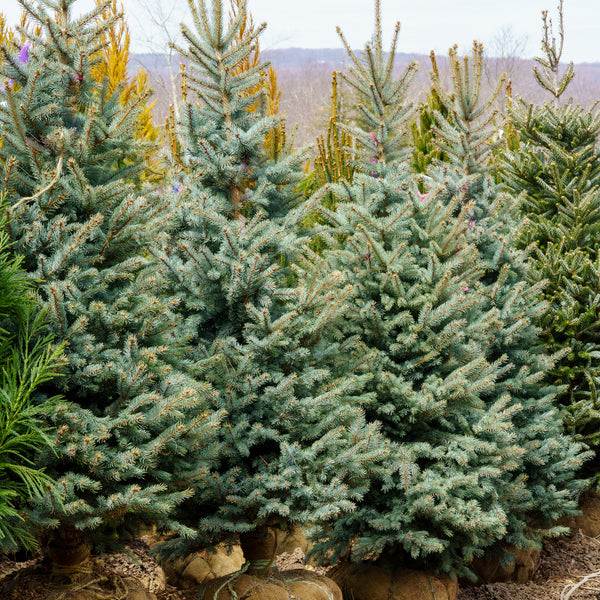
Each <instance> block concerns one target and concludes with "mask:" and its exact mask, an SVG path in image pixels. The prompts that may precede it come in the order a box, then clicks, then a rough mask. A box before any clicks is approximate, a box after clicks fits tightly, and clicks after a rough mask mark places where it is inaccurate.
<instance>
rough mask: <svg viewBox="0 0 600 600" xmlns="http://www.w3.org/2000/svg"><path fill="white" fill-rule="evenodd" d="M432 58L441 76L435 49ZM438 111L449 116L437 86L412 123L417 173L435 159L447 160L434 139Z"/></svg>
mask: <svg viewBox="0 0 600 600" xmlns="http://www.w3.org/2000/svg"><path fill="white" fill-rule="evenodd" d="M430 59H431V67H432V69H433V72H434V73H435V74H436V76H438V77H439V70H438V66H437V59H436V57H435V53H434V52H433V50H432V51H431V54H430ZM436 112H441V113H442V115H443V116H444V117H445V118H448V110H447V109H446V107H445V106H444V105H443V104H442V102H441V101H440V99H439V98H438V95H437V92H436V90H435V87H432V89H431V90H430V91H429V92H428V94H427V96H426V99H425V102H423V103H422V104H421V105H420V106H419V110H418V113H417V118H416V119H415V120H414V121H413V122H412V123H411V125H410V130H411V134H412V148H413V158H412V168H413V170H414V171H415V173H425V172H426V171H427V167H428V166H429V164H430V163H431V162H432V161H433V160H434V159H437V160H442V161H443V160H446V155H445V154H444V152H443V151H442V150H441V149H440V148H439V147H438V146H437V145H436V144H435V143H434V140H433V136H434V133H433V128H434V127H435V123H436V120H435V113H436Z"/></svg>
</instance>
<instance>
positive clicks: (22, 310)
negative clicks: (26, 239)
mask: <svg viewBox="0 0 600 600" xmlns="http://www.w3.org/2000/svg"><path fill="white" fill-rule="evenodd" d="M0 208H1V209H2V216H0V552H9V551H15V550H18V549H19V548H26V549H29V550H34V549H36V548H37V541H36V538H35V536H34V535H33V533H32V531H31V530H30V529H29V527H28V526H27V523H26V522H25V520H24V517H23V515H22V508H23V507H24V505H26V504H27V501H28V500H29V499H30V498H32V497H36V496H38V497H39V496H41V495H43V494H44V493H45V491H46V488H47V487H52V486H53V485H54V483H53V481H52V479H50V477H48V475H46V474H45V473H44V471H43V469H40V468H39V465H37V464H36V463H35V457H36V453H38V452H39V450H40V449H41V448H42V447H46V446H49V445H50V444H51V440H50V437H49V436H48V435H46V432H45V430H44V429H45V427H44V424H43V415H44V413H45V411H47V410H48V409H49V405H50V403H52V402H54V401H56V399H53V400H47V401H46V402H45V403H44V404H41V403H39V402H36V399H35V398H34V396H35V394H36V392H37V391H38V388H39V387H40V386H41V385H43V384H44V383H45V382H47V381H49V380H50V379H52V378H53V377H55V376H56V370H57V367H58V362H59V355H60V348H57V347H56V346H54V347H53V346H52V345H51V339H50V337H49V336H48V335H46V334H45V333H44V325H43V317H44V314H43V313H42V312H40V310H39V308H38V307H37V306H36V304H35V302H34V301H33V300H32V298H30V296H29V292H30V290H31V284H30V283H29V282H28V281H27V276H26V274H25V272H24V271H23V270H22V269H21V265H20V260H19V259H18V258H15V257H13V256H12V255H11V254H10V252H9V247H10V245H9V240H8V235H7V233H6V217H5V212H4V210H5V205H4V204H3V203H2V205H0Z"/></svg>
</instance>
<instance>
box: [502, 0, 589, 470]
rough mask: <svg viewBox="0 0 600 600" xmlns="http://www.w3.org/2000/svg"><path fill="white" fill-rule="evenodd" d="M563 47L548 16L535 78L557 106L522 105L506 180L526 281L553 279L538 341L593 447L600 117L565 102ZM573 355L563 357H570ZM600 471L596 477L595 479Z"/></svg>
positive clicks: (514, 118)
mask: <svg viewBox="0 0 600 600" xmlns="http://www.w3.org/2000/svg"><path fill="white" fill-rule="evenodd" d="M559 15H560V21H559V24H560V31H559V40H560V41H559V46H558V47H557V46H556V41H555V39H554V36H553V34H552V31H551V28H550V24H549V23H548V20H547V13H546V12H544V13H543V26H544V39H543V45H542V50H543V51H544V57H542V58H538V59H536V60H537V61H538V63H539V67H536V69H535V74H536V78H537V80H538V82H539V83H540V85H541V86H542V87H543V88H544V89H545V90H547V91H548V92H549V93H550V94H551V95H552V98H553V100H552V101H549V102H546V103H544V104H542V105H533V104H529V103H527V102H526V101H525V100H524V99H520V98H519V99H517V100H515V101H514V102H512V103H511V106H510V119H511V122H512V126H513V127H514V129H515V133H516V139H515V143H514V144H513V145H512V147H510V148H507V150H506V152H505V153H504V156H503V161H502V167H503V168H502V174H503V178H504V182H505V184H506V186H507V188H508V189H509V190H511V191H512V192H514V193H518V194H522V202H521V214H522V215H523V216H524V217H526V218H527V226H526V227H525V229H524V231H523V233H522V236H521V244H522V245H523V246H526V245H529V244H533V245H534V252H533V254H532V261H533V268H532V271H531V273H530V279H531V281H532V283H533V284H534V285H535V282H537V281H542V280H547V281H548V285H547V286H546V287H545V290H544V296H545V298H546V300H547V301H548V302H549V304H550V310H549V311H547V312H546V313H544V314H543V315H542V316H541V317H540V320H539V325H540V327H541V329H542V331H543V334H542V339H543V342H544V343H545V344H546V346H547V348H548V350H549V351H550V352H561V359H560V360H559V361H558V363H557V364H556V365H555V366H554V368H553V369H552V370H551V372H550V373H549V374H548V376H547V378H546V380H547V382H548V383H552V384H555V385H563V386H565V387H564V388H563V391H562V392H561V394H560V395H559V401H560V403H561V404H562V405H563V406H564V407H565V421H566V424H567V427H568V429H569V430H570V431H571V432H573V433H577V434H580V435H582V436H583V439H584V440H585V441H586V442H587V443H589V444H590V445H592V446H597V445H598V443H599V442H600V433H599V425H600V404H599V403H600V396H599V391H598V390H599V384H600V379H599V373H600V345H599V344H598V334H599V333H600V329H599V327H600V323H599V321H598V318H597V303H598V300H597V299H598V294H599V292H600V241H599V240H600V153H599V152H598V148H597V141H598V135H599V134H600V114H599V113H598V112H597V111H593V110H588V109H585V108H583V107H581V106H578V105H573V104H572V103H571V102H568V103H562V102H561V96H562V94H563V93H564V91H565V90H566V89H567V85H568V84H569V82H570V80H571V79H572V77H573V68H572V64H571V65H569V67H568V68H567V69H566V71H565V72H564V74H562V76H561V75H559V61H560V56H561V53H562V41H563V25H562V3H561V5H560V7H559ZM565 349H568V351H567V352H564V350H565ZM596 465H597V463H596V464H595V465H594V469H595V470H597V466H596Z"/></svg>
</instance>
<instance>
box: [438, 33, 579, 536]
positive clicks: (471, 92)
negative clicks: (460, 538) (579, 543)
mask: <svg viewBox="0 0 600 600" xmlns="http://www.w3.org/2000/svg"><path fill="white" fill-rule="evenodd" d="M481 60H482V53H481V46H480V45H478V44H477V43H476V44H475V45H474V49H473V57H472V61H471V62H470V61H468V59H467V58H465V59H463V60H460V59H459V58H458V57H457V56H456V52H455V50H451V52H450V65H451V69H452V74H453V77H452V81H453V89H452V92H451V93H449V92H446V91H444V89H443V88H442V86H441V83H440V80H439V77H438V76H437V74H436V73H433V74H432V75H433V83H434V87H435V89H436V91H437V93H438V97H439V98H440V100H441V102H442V103H443V104H444V106H445V107H446V109H447V111H448V114H449V115H450V118H446V117H444V115H443V114H442V113H441V112H438V113H436V119H437V123H438V125H437V136H436V140H437V143H438V144H439V146H440V148H441V149H442V150H443V151H444V152H446V153H447V155H448V157H449V162H450V164H447V163H446V164H444V163H441V162H438V164H437V165H436V164H435V163H433V164H432V166H431V168H430V169H429V171H428V176H429V177H430V178H431V179H432V180H433V181H434V182H437V183H438V184H441V186H442V190H445V191H444V193H446V194H447V196H448V199H449V201H452V199H453V198H454V197H455V196H456V194H457V193H458V192H459V191H460V190H462V192H463V199H462V204H463V206H464V207H466V209H467V213H466V214H467V219H468V225H467V226H468V233H467V239H468V241H469V243H471V244H473V245H474V246H476V248H477V249H478V253H479V259H480V263H481V266H482V268H483V269H484V272H483V276H482V277H481V278H480V280H479V281H478V282H477V284H476V285H475V286H474V287H475V288H476V289H477V291H478V292H479V293H480V294H481V296H482V298H483V300H484V302H483V307H482V308H483V309H484V310H485V311H486V314H487V315H488V316H487V319H486V320H487V322H488V325H489V326H490V329H489V330H488V331H487V333H486V336H487V338H486V340H485V342H486V344H485V350H484V351H485V355H486V357H487V359H488V360H489V361H490V362H496V361H503V362H504V363H505V367H504V369H503V371H502V374H501V376H500V377H499V378H498V379H497V381H496V383H495V393H496V394H498V395H501V396H504V397H506V398H507V400H508V402H509V405H510V406H511V407H513V411H514V413H513V416H512V423H513V426H514V431H513V436H514V442H515V444H516V445H518V446H519V448H520V449H521V451H522V454H521V455H520V458H519V460H518V462H517V464H516V469H515V473H514V477H515V479H514V480H511V479H507V480H506V484H507V485H506V487H505V488H503V489H501V490H500V491H499V493H500V500H501V503H502V505H503V507H504V509H505V510H506V513H507V516H508V521H507V524H506V525H507V527H506V529H507V533H506V535H505V536H504V537H503V540H502V542H503V544H509V545H513V546H517V547H520V546H527V545H531V544H539V542H540V537H541V535H543V534H546V533H553V530H550V531H548V532H545V531H543V527H545V526H547V525H549V524H550V522H551V520H552V519H555V518H556V517H557V516H558V515H560V514H564V513H566V512H569V511H572V510H573V509H574V508H575V504H576V500H577V492H578V491H579V490H580V489H581V487H582V482H581V481H578V480H575V479H574V474H575V473H576V471H577V469H578V467H579V466H580V465H581V464H582V462H583V461H584V460H585V458H586V455H584V454H583V453H582V447H581V445H580V444H577V443H574V441H573V439H572V438H571V437H570V436H568V435H565V434H564V431H563V429H564V428H563V423H562V419H561V417H560V415H559V413H558V411H557V410H556V409H555V408H554V407H553V400H554V398H555V397H556V394H557V392H558V391H559V389H558V388H556V387H554V386H551V385H548V383H547V375H548V373H549V370H550V368H552V367H553V365H554V364H555V362H556V360H558V359H560V355H552V356H550V355H549V354H548V353H547V352H546V351H545V348H544V347H543V345H542V343H541V337H540V335H541V334H542V331H541V330H540V327H539V319H540V316H542V315H545V314H547V310H548V306H547V305H546V304H545V302H544V298H543V294H542V290H543V284H542V283H541V282H540V281H539V280H538V281H535V282H531V278H530V272H531V267H530V257H529V254H528V252H527V251H526V250H522V249H520V245H519V240H520V239H521V238H522V235H523V230H524V223H523V220H522V218H521V215H520V214H519V200H518V198H516V197H514V196H511V195H509V194H505V193H502V190H501V186H500V185H498V184H496V183H495V181H494V178H493V173H492V169H493V168H494V163H492V162H491V157H492V152H493V149H494V147H495V146H496V145H497V144H498V143H499V139H498V135H497V128H498V125H497V124H496V123H495V121H494V112H493V110H492V108H491V107H492V103H493V101H494V97H495V94H492V96H491V97H490V98H488V99H487V100H483V99H481V98H480V97H479V90H480V81H481ZM499 89H500V84H499V86H498V88H497V89H496V93H497V92H498V90H499ZM440 193H441V191H440ZM457 218H458V219H461V218H465V217H464V214H457ZM563 354H564V353H563ZM515 409H517V410H515ZM532 521H536V522H537V525H536V527H542V529H540V530H539V531H538V530H535V529H534V528H530V527H529V523H531V522H532Z"/></svg>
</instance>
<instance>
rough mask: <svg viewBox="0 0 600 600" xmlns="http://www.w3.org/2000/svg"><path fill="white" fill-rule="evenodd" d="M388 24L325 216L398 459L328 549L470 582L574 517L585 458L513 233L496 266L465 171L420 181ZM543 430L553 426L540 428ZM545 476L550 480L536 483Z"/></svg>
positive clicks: (372, 414)
mask: <svg viewBox="0 0 600 600" xmlns="http://www.w3.org/2000/svg"><path fill="white" fill-rule="evenodd" d="M379 14H380V13H379V2H378V1H376V30H375V35H374V37H373V40H372V42H371V43H370V44H368V45H367V46H366V48H365V51H364V53H363V55H362V57H361V58H359V57H355V56H354V55H353V54H351V57H352V60H353V63H354V66H353V68H352V70H351V71H350V73H349V75H348V79H349V81H350V83H351V84H352V85H353V86H354V87H355V88H356V89H358V90H361V91H362V96H363V99H364V102H365V105H364V106H363V107H362V108H361V109H360V110H361V112H362V113H363V115H364V116H365V118H366V120H367V122H368V126H369V130H367V131H359V130H353V131H351V133H352V135H353V137H354V138H355V139H357V140H359V142H360V143H361V145H362V148H361V149H360V150H359V151H358V152H357V153H356V155H357V160H356V170H355V174H354V179H353V182H352V185H350V184H347V183H342V184H338V185H336V186H331V187H330V188H329V190H333V191H334V193H335V194H336V197H337V200H338V205H337V209H336V210H335V211H330V212H328V211H322V212H323V214H324V216H325V217H326V218H327V220H328V222H329V223H330V225H331V234H330V237H329V245H330V250H329V251H328V252H326V258H327V261H328V264H329V268H330V269H331V270H333V271H341V272H343V273H344V276H345V281H346V282H347V283H349V284H351V285H352V286H353V289H354V295H353V302H352V313H351V314H352V318H350V319H348V320H347V321H346V324H345V333H346V334H355V335H360V336H361V337H362V340H363V342H364V345H365V350H366V351H367V352H368V353H369V354H374V355H375V358H374V359H373V360H371V362H370V363H369V366H368V368H369V370H370V371H371V372H372V373H373V379H372V380H371V382H370V384H369V385H368V387H367V389H368V390H369V391H372V393H373V394H374V395H375V401H374V402H373V403H372V404H370V405H369V407H368V409H367V418H371V419H379V420H381V422H382V430H383V432H384V433H385V435H386V438H387V440H388V441H389V443H390V446H391V448H390V454H389V457H390V459H389V461H388V462H387V463H386V465H387V469H384V470H382V472H381V475H380V476H378V477H375V478H373V479H372V480H371V482H370V489H369V491H368V492H367V494H366V495H365V497H364V499H363V501H362V502H361V503H360V505H359V509H358V510H357V511H355V512H354V513H352V514H350V515H346V516H344V517H342V518H340V519H339V520H338V521H337V522H336V524H335V526H334V527H333V528H332V529H331V530H329V531H324V532H323V535H324V536H325V539H326V540H327V538H329V540H327V541H326V542H325V543H324V546H323V549H326V547H327V544H330V543H331V541H333V542H334V545H335V547H336V550H337V551H338V553H340V554H342V553H344V552H346V553H350V555H351V557H352V558H355V559H358V558H364V557H369V558H370V559H373V558H375V557H377V556H380V557H385V559H384V560H385V561H386V562H390V561H401V562H403V563H404V564H408V565H410V564H412V562H413V561H415V560H417V561H418V563H417V564H419V566H423V565H424V564H425V565H431V566H435V567H436V568H439V569H442V570H446V571H452V570H456V571H457V572H459V573H464V574H467V575H468V574H469V569H468V566H467V565H468V563H470V562H471V560H472V559H473V558H474V557H476V556H479V555H481V554H482V552H483V551H484V549H486V548H491V547H493V546H495V545H497V544H499V543H500V542H503V543H509V542H510V543H515V544H517V545H525V540H526V539H527V540H529V539H530V538H528V537H527V536H528V535H529V530H528V528H527V525H526V523H525V516H530V515H531V516H533V515H535V516H537V515H538V514H540V513H541V514H543V515H544V516H545V517H555V516H557V515H558V514H561V512H563V511H565V510H568V509H573V507H574V504H575V502H574V499H573V498H571V497H570V490H569V488H568V483H567V482H570V481H571V479H572V478H573V472H574V470H575V469H576V468H577V466H578V465H579V464H581V460H582V458H583V457H582V455H581V449H580V447H579V446H577V445H576V444H573V442H572V440H571V439H570V438H568V437H564V436H563V437H561V430H560V427H561V422H560V419H559V417H558V415H557V414H556V412H555V411H554V410H553V409H552V405H551V398H552V394H551V391H550V390H546V389H544V388H543V387H542V388H541V389H540V388H539V386H538V382H539V380H540V378H541V375H539V374H538V371H539V370H540V366H539V364H542V365H546V364H548V362H550V361H549V360H548V359H547V358H546V357H545V356H541V357H538V355H537V354H536V351H535V348H536V346H539V341H538V339H537V337H536V334H537V330H536V328H535V326H532V325H531V324H530V323H529V321H528V320H527V318H528V316H529V313H526V314H522V312H523V311H522V308H523V305H522V304H521V297H520V295H521V294H523V297H525V298H526V300H525V301H526V302H531V299H532V294H533V296H534V297H535V291H534V292H532V294H529V293H527V292H526V290H525V289H524V288H525V286H524V284H523V283H522V282H521V281H519V280H518V278H516V277H513V274H512V273H511V274H510V277H509V276H508V275H507V274H506V273H505V269H504V270H503V269H502V268H501V267H502V265H504V263H505V260H504V259H503V260H502V261H501V263H500V264H499V265H498V267H497V270H496V271H494V268H496V267H494V266H493V265H492V264H491V263H492V261H493V259H494V256H496V259H497V255H499V254H500V253H502V252H506V253H508V254H507V256H511V250H510V245H509V240H508V241H506V243H504V240H503V239H502V233H497V234H495V235H497V238H494V237H493V236H492V240H491V241H493V242H494V244H495V247H494V253H493V254H492V255H487V254H484V253H482V252H481V248H480V240H479V239H478V238H477V237H476V236H474V233H473V221H474V219H477V218H478V219H480V220H482V219H483V218H484V214H483V211H485V207H483V206H481V207H480V208H481V211H482V214H480V213H477V214H473V211H474V210H476V206H475V204H476V202H475V200H476V199H477V198H478V195H477V194H478V192H477V187H472V184H473V183H474V182H473V181H472V180H471V179H468V178H466V172H469V171H466V170H465V163H463V162H462V161H457V163H458V162H459V163H460V166H457V167H456V168H455V167H454V166H453V165H450V164H448V165H445V166H444V165H439V166H437V168H434V169H432V170H431V172H430V175H429V176H428V177H422V176H421V175H415V174H412V173H411V172H410V163H409V158H410V154H409V153H408V151H407V150H405V149H403V148H402V143H401V140H402V136H403V135H404V132H405V130H406V123H407V121H408V119H409V118H410V112H409V107H406V106H405V103H404V102H403V92H404V89H405V87H406V85H407V84H408V77H409V72H405V74H404V76H403V77H402V79H401V80H400V81H399V82H394V81H393V80H392V78H391V73H392V72H393V57H394V53H393V49H394V48H393V47H392V52H390V53H389V54H388V58H387V60H386V59H385V57H384V53H383V50H382V44H381V26H380V18H379ZM394 43H395V40H394ZM346 46H347V45H346ZM458 74H459V75H460V76H461V77H462V78H466V76H467V74H466V73H465V72H462V71H461V72H459V73H458ZM463 81H464V82H465V83H466V84H467V85H469V88H468V89H469V90H470V92H472V90H471V87H470V84H469V83H468V80H466V79H461V82H463ZM462 91H463V89H462V88H461V89H459V90H455V96H456V97H457V98H460V99H462V100H464V103H465V105H466V106H467V107H468V110H469V111H471V110H472V109H473V108H475V104H476V98H472V97H470V96H466V97H465V96H464V95H463V96H461V95H460V92H462ZM436 93H437V95H438V97H439V98H440V100H441V101H442V102H443V103H445V104H447V105H448V107H447V108H448V110H449V113H450V115H451V119H452V120H451V122H452V123H457V124H458V127H462V126H464V124H465V121H464V119H463V120H461V119H460V118H459V117H460V113H459V114H457V109H456V108H455V107H454V106H450V105H449V103H450V101H451V100H450V97H449V96H448V95H447V94H446V93H445V92H444V91H443V90H442V89H438V87H437V86H436ZM457 102H460V101H457ZM469 114H470V113H469ZM452 131H455V130H454V129H453V130H452ZM460 131H461V133H462V131H463V130H462V128H461V130H460ZM448 135H449V134H448ZM456 135H457V137H459V138H460V139H461V140H462V139H463V137H464V136H460V135H459V134H456ZM478 135H479V134H478ZM447 137H448V136H447ZM448 146H449V147H447V148H441V149H442V150H443V152H444V153H445V154H448V153H449V152H450V151H451V150H452V146H451V145H450V144H448ZM455 152H456V151H455ZM469 161H471V162H469V163H468V164H469V165H471V164H473V165H476V164H478V163H477V161H478V157H477V156H475V155H471V154H469ZM438 169H439V172H438ZM359 173H360V174H359ZM480 187H481V186H480ZM423 189H424V190H425V191H424V192H423V191H421V190H423ZM486 201H487V200H486ZM494 214H495V216H496V217H497V216H498V215H497V213H494ZM321 235H323V234H321ZM488 241H490V240H488ZM503 244H504V246H503ZM505 246H506V247H505ZM490 251H491V249H490ZM503 256H504V255H503ZM512 258H515V257H514V256H512ZM518 258H521V257H518ZM521 260H523V259H522V258H521ZM516 268H520V267H516ZM494 295H495V296H498V298H494ZM517 300H518V302H517ZM515 302H517V304H516V309H515V310H517V309H520V313H519V315H518V316H517V315H515V314H513V313H512V306H513V304H514V303H515ZM539 305H540V302H539V301H537V302H536V303H534V305H533V307H532V308H531V310H535V309H536V307H537V308H538V309H539ZM527 307H528V309H529V305H527ZM520 327H523V328H524V331H523V333H522V334H521V331H520V329H519V328H520ZM521 335H523V337H521ZM525 342H526V344H527V346H525V348H524V349H523V346H522V344H523V343H525ZM531 347H533V348H534V351H533V356H532V357H531V359H532V360H533V363H534V364H533V366H532V367H531V368H528V365H529V363H526V362H525V360H526V358H527V357H530V352H528V351H527V348H531ZM536 361H537V362H536ZM529 394H531V396H530V395H529ZM523 401H526V402H527V403H528V405H527V406H526V407H524V406H523V405H522V404H521V403H522V402H523ZM534 415H535V416H537V417H539V418H540V422H539V424H538V423H536V422H534V423H532V422H531V421H529V418H530V417H533V416H534ZM520 428H522V429H523V431H520ZM554 435H558V441H555V440H553V439H552V437H553V436H554ZM530 439H532V440H535V443H534V442H531V443H529V440H530ZM559 446H560V448H559ZM530 451H531V452H535V454H532V455H531V456H528V454H527V453H528V452H530ZM563 452H564V454H561V453H563ZM559 458H560V460H559ZM536 462H537V463H538V467H537V468H538V469H539V470H540V474H539V475H538V474H534V473H532V476H533V478H534V479H533V481H532V482H529V481H528V479H527V478H528V476H529V474H530V472H532V471H533V470H534V469H535V468H536V467H534V466H533V465H534V463H536ZM552 469H555V470H556V473H555V475H554V476H553V477H552V478H551V477H550V474H551V470H552ZM572 487H573V488H574V491H576V489H577V485H576V484H573V485H572ZM518 498H519V499H520V498H524V499H523V504H522V505H521V504H518V502H517V499H518ZM513 511H515V513H516V516H515V515H513ZM536 541H537V538H536Z"/></svg>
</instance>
